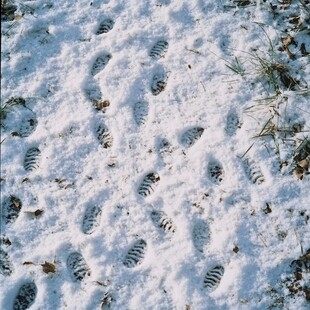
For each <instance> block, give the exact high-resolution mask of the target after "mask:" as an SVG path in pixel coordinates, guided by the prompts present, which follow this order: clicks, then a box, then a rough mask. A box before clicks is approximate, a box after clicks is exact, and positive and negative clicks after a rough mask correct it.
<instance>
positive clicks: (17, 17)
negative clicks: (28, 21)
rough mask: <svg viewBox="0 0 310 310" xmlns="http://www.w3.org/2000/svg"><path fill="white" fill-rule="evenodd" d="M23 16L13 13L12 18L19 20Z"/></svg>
mask: <svg viewBox="0 0 310 310" xmlns="http://www.w3.org/2000/svg"><path fill="white" fill-rule="evenodd" d="M22 18H23V15H15V16H14V20H20V19H22Z"/></svg>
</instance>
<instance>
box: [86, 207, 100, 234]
mask: <svg viewBox="0 0 310 310" xmlns="http://www.w3.org/2000/svg"><path fill="white" fill-rule="evenodd" d="M101 212H102V208H101V207H98V206H90V207H87V208H86V211H85V214H84V218H83V223H82V231H83V233H84V234H87V235H90V234H92V233H93V232H94V231H95V230H96V228H97V227H98V226H99V225H100V218H101Z"/></svg>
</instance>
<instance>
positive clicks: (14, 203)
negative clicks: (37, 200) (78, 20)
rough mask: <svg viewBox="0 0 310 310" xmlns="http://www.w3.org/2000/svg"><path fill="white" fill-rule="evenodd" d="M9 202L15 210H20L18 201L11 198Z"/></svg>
mask: <svg viewBox="0 0 310 310" xmlns="http://www.w3.org/2000/svg"><path fill="white" fill-rule="evenodd" d="M11 202H12V203H13V205H14V207H15V208H16V209H20V200H19V199H16V198H15V197H13V196H11Z"/></svg>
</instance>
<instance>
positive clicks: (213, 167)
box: [207, 159, 224, 185]
mask: <svg viewBox="0 0 310 310" xmlns="http://www.w3.org/2000/svg"><path fill="white" fill-rule="evenodd" d="M207 170H208V172H207V173H208V177H209V179H210V181H211V182H212V183H214V184H217V185H218V184H220V183H222V181H223V177H224V169H223V166H222V164H221V163H220V162H219V161H218V160H215V159H212V160H210V162H209V164H208V167H207Z"/></svg>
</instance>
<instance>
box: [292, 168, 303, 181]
mask: <svg viewBox="0 0 310 310" xmlns="http://www.w3.org/2000/svg"><path fill="white" fill-rule="evenodd" d="M294 174H295V176H296V178H297V179H298V180H302V179H303V177H304V169H303V168H301V167H298V166H297V167H296V168H295V169H294Z"/></svg>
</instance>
